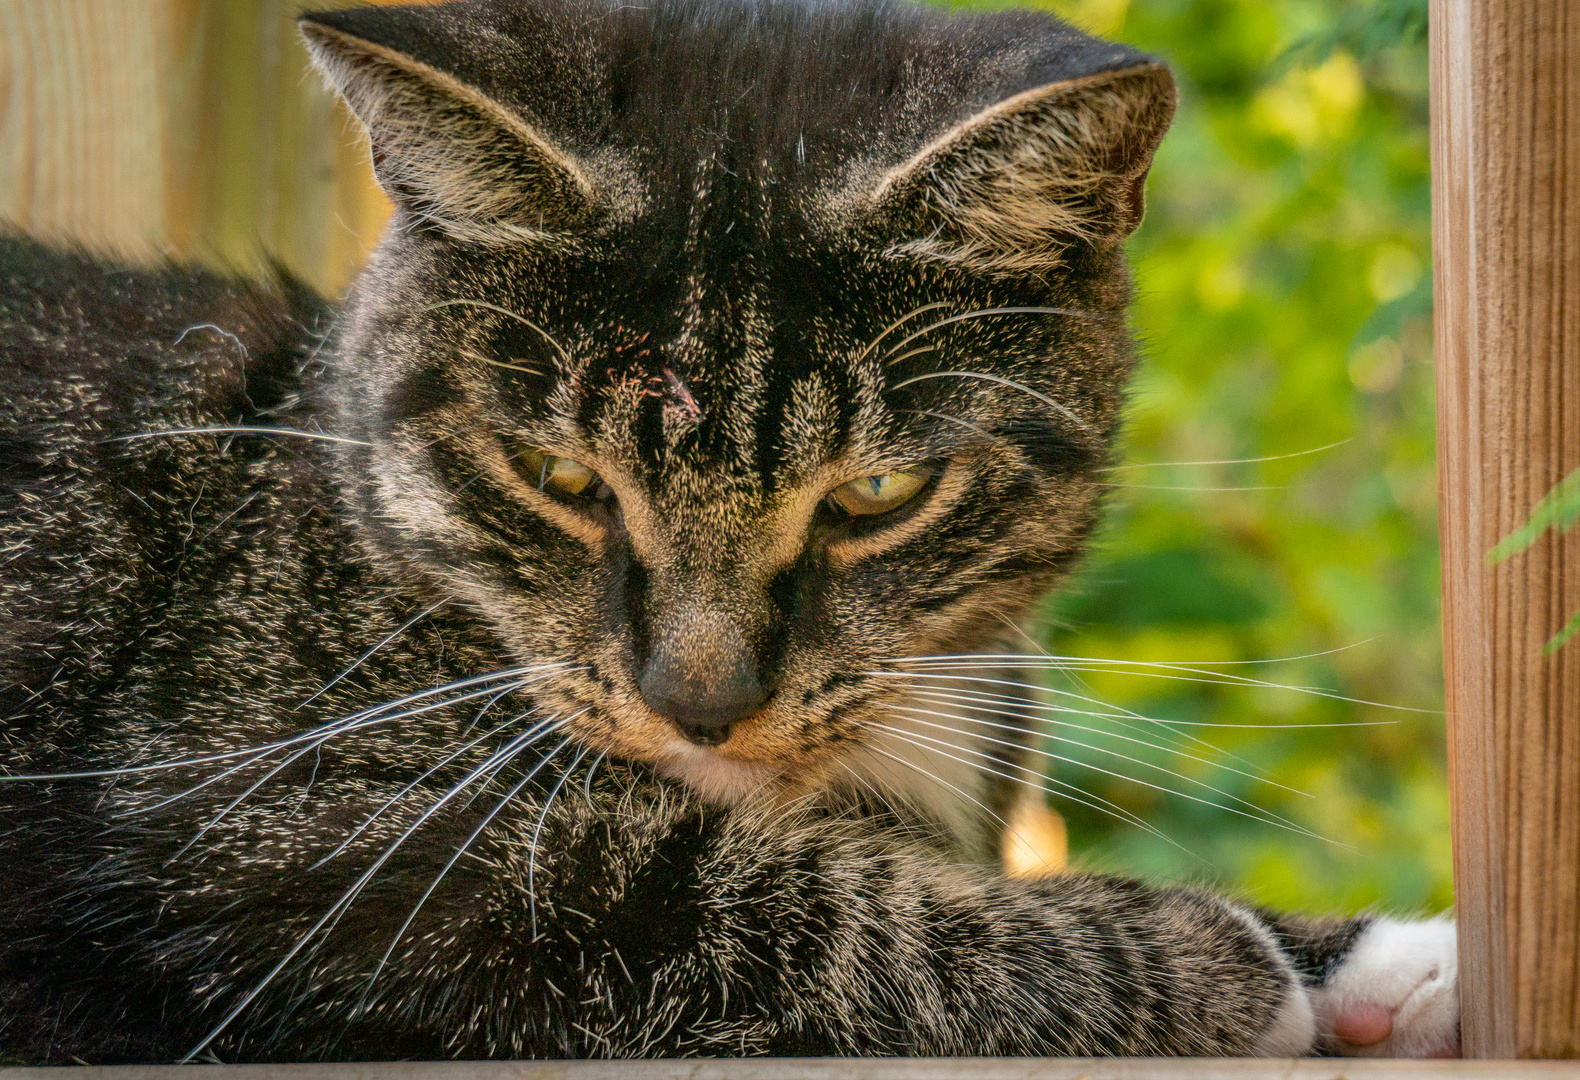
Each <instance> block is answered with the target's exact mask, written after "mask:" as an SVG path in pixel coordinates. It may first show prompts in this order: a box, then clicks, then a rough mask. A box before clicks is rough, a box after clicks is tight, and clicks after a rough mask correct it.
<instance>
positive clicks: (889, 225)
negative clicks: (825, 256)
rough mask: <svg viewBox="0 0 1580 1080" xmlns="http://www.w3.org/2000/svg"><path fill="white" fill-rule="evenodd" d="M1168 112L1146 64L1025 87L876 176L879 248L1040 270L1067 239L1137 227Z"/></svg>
mask: <svg viewBox="0 0 1580 1080" xmlns="http://www.w3.org/2000/svg"><path fill="white" fill-rule="evenodd" d="M1173 116H1174V79H1173V77H1172V76H1171V75H1170V74H1169V71H1168V68H1166V67H1164V66H1163V65H1162V64H1159V63H1157V62H1155V61H1149V62H1143V63H1140V64H1136V65H1134V66H1131V67H1126V68H1119V69H1116V70H1112V71H1106V72H1099V73H1096V74H1092V75H1086V76H1083V77H1080V78H1075V79H1067V80H1064V81H1060V82H1055V83H1049V84H1047V85H1044V86H1040V87H1035V88H1033V89H1030V90H1026V91H1024V92H1022V93H1018V94H1015V95H1012V96H1011V97H1009V98H1006V99H1005V100H1003V101H1000V102H998V103H997V104H995V105H992V106H990V107H988V108H986V109H984V110H982V111H981V112H979V113H977V114H976V115H974V116H970V117H967V118H966V119H964V120H962V121H960V122H959V123H957V124H955V125H954V126H953V127H952V128H951V129H949V130H948V131H945V132H943V133H942V134H940V135H939V136H937V137H936V138H934V139H933V140H932V141H931V142H929V143H928V144H927V145H926V146H924V147H922V148H921V149H920V150H919V151H917V152H916V153H915V154H914V155H913V156H912V157H911V158H910V159H909V160H908V161H905V162H903V163H902V164H900V165H898V166H896V167H895V168H894V169H892V170H890V171H889V172H888V173H887V174H886V175H884V176H883V178H882V179H881V181H880V182H879V183H878V185H877V187H876V190H875V191H874V193H873V194H872V196H871V212H872V214H873V217H874V219H875V220H877V221H879V222H881V223H882V225H883V227H884V228H885V229H887V230H888V231H890V232H891V233H893V232H899V233H901V234H902V235H904V234H909V236H910V239H908V240H905V241H902V242H901V243H899V244H896V245H894V246H893V247H891V248H890V249H889V252H890V254H892V255H895V256H898V257H909V258H919V259H923V260H931V261H938V262H944V263H950V264H954V265H957V266H962V267H965V268H968V269H972V270H976V271H979V272H986V273H990V274H1014V273H1022V272H1038V271H1043V270H1051V269H1053V268H1055V267H1057V266H1058V265H1060V263H1061V262H1062V261H1063V256H1064V254H1065V252H1067V251H1068V250H1069V248H1070V247H1071V246H1072V245H1076V244H1096V245H1104V244H1110V243H1114V242H1117V241H1119V240H1122V239H1123V238H1124V237H1126V236H1128V235H1129V234H1130V233H1131V232H1132V231H1133V230H1134V229H1135V228H1136V226H1137V225H1139V224H1140V223H1141V213H1142V205H1143V191H1144V185H1145V183H1146V177H1147V170H1148V168H1149V167H1150V166H1151V164H1152V154H1153V151H1155V150H1156V149H1157V146H1158V142H1159V140H1161V139H1162V138H1163V133H1164V132H1165V131H1167V130H1168V126H1169V121H1170V120H1171V119H1173Z"/></svg>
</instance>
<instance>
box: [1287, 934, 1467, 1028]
mask: <svg viewBox="0 0 1580 1080" xmlns="http://www.w3.org/2000/svg"><path fill="white" fill-rule="evenodd" d="M1312 1004H1313V1006H1314V1007H1315V1010H1316V1014H1317V1026H1318V1030H1319V1031H1321V1032H1322V1033H1323V1036H1324V1038H1325V1042H1326V1045H1327V1047H1328V1049H1329V1050H1330V1051H1332V1052H1334V1053H1339V1054H1343V1055H1346V1056H1351V1057H1411V1058H1424V1057H1458V1056H1459V952H1458V945H1457V941H1456V938H1455V935H1454V923H1453V921H1452V920H1450V919H1446V918H1445V919H1429V920H1425V921H1423V922H1401V921H1399V920H1397V919H1378V920H1377V921H1376V922H1374V923H1372V924H1371V925H1370V926H1368V927H1367V928H1366V929H1365V931H1364V932H1362V934H1361V935H1360V937H1359V938H1357V939H1356V940H1355V944H1354V945H1353V946H1352V947H1351V949H1350V952H1349V955H1348V956H1346V957H1345V958H1344V962H1343V963H1342V964H1341V965H1340V966H1339V967H1338V969H1337V970H1335V971H1334V972H1333V973H1332V974H1331V975H1330V976H1329V977H1328V981H1327V982H1326V983H1325V984H1324V985H1323V986H1322V988H1321V989H1320V990H1317V991H1316V992H1315V993H1313V995H1312Z"/></svg>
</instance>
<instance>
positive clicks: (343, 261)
mask: <svg viewBox="0 0 1580 1080" xmlns="http://www.w3.org/2000/svg"><path fill="white" fill-rule="evenodd" d="M306 6H308V5H306V4H304V3H295V2H291V0H136V2H131V0H47V2H45V0H0V220H8V221H10V222H13V223H15V224H18V225H20V226H22V227H23V228H25V229H27V230H28V231H30V232H34V233H37V234H39V235H44V236H54V237H59V238H63V239H73V240H78V241H80V242H82V243H85V244H87V245H88V246H89V247H92V248H97V249H109V250H111V251H114V252H117V253H119V254H122V255H126V256H129V257H131V258H134V259H150V258H155V257H159V256H162V255H175V256H178V257H181V258H191V259H198V260H206V261H210V262H215V263H219V264H223V265H227V266H230V267H233V268H237V269H243V270H246V269H253V268H255V267H256V266H257V265H258V263H259V262H260V256H263V255H268V256H271V257H273V258H277V259H279V260H280V261H281V262H283V263H284V264H285V265H286V266H288V267H290V268H291V269H292V270H293V271H295V272H296V273H297V274H299V275H301V276H302V277H304V278H305V279H306V280H307V281H309V282H310V283H312V284H314V285H316V286H318V287H319V288H321V289H327V290H329V291H331V292H333V291H338V290H339V289H340V288H341V287H342V286H344V285H345V283H346V282H347V280H348V279H349V278H350V275H351V274H352V272H353V271H354V270H355V269H356V267H357V266H359V265H360V264H361V261H362V259H363V257H364V256H365V255H366V253H367V249H368V247H369V246H370V245H371V243H372V241H373V240H374V239H375V238H376V237H377V235H378V233H379V231H380V230H381V229H382V227H383V223H384V218H385V216H386V215H387V213H388V204H387V203H386V202H385V201H384V198H383V195H382V194H381V193H380V192H379V191H378V189H377V187H375V186H374V184H373V181H372V175H371V172H370V170H369V169H368V166H367V154H366V150H365V148H364V145H363V143H362V140H361V138H360V136H359V134H358V133H357V132H356V130H355V128H354V126H353V124H352V122H351V119H350V116H349V115H348V114H347V113H346V111H345V109H344V108H343V107H342V106H341V105H339V104H338V103H337V102H336V101H334V99H333V98H332V97H331V96H330V95H329V94H328V93H327V92H326V91H325V90H324V88H323V85H322V82H321V80H319V79H318V77H317V76H316V75H315V74H313V73H312V72H310V71H308V70H307V55H306V52H305V51H304V50H303V49H302V46H301V44H300V42H299V41H298V40H297V37H296V28H295V26H294V20H295V15H296V12H297V11H298V10H299V9H301V8H303V7H306Z"/></svg>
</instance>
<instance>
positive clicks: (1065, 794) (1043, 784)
mask: <svg viewBox="0 0 1580 1080" xmlns="http://www.w3.org/2000/svg"><path fill="white" fill-rule="evenodd" d="M872 726H874V727H877V728H880V729H884V730H885V732H886V734H888V735H889V736H890V737H891V738H893V739H896V740H898V741H900V742H903V743H905V744H907V745H908V746H913V747H915V748H916V749H918V750H921V751H923V752H924V753H930V754H937V755H938V756H940V757H945V758H948V759H949V760H950V761H955V762H959V763H960V764H962V765H966V766H968V767H970V768H972V769H975V770H977V771H979V772H983V773H987V774H988V775H991V776H997V777H998V778H1000V779H1001V780H1008V781H1010V782H1011V783H1014V784H1019V785H1021V786H1023V787H1027V788H1030V789H1032V790H1033V791H1040V792H1042V793H1044V794H1050V795H1059V796H1061V797H1062V798H1066V799H1069V800H1070V801H1071V802H1074V803H1077V804H1078V805H1081V806H1085V807H1087V808H1088V809H1091V810H1095V811H1097V812H1098V813H1104V814H1108V815H1109V816H1111V817H1114V818H1116V819H1117V820H1119V821H1122V822H1124V823H1125V824H1127V825H1134V826H1136V827H1137V828H1139V829H1142V830H1144V831H1146V832H1149V833H1152V834H1153V835H1155V836H1157V837H1158V838H1159V839H1161V840H1163V841H1164V842H1165V843H1168V844H1172V845H1173V846H1175V847H1180V845H1179V844H1177V843H1175V842H1174V841H1173V840H1172V839H1170V838H1169V837H1168V836H1167V835H1165V834H1164V833H1162V832H1159V831H1158V829H1157V828H1156V827H1154V826H1152V825H1150V824H1148V823H1147V822H1146V821H1144V820H1143V819H1142V818H1140V817H1138V816H1137V815H1135V814H1133V813H1132V812H1130V811H1129V810H1126V809H1124V808H1123V807H1121V806H1118V805H1117V804H1114V803H1109V802H1108V800H1107V799H1104V798H1102V797H1101V796H1098V795H1091V794H1090V793H1088V792H1084V791H1081V789H1080V788H1077V787H1075V785H1073V784H1069V783H1066V782H1065V781H1063V780H1059V779H1057V778H1055V777H1051V776H1046V775H1043V774H1040V773H1033V772H1031V770H1030V769H1027V768H1025V766H1020V765H1017V766H1015V767H1016V768H1017V769H1019V770H1020V771H1022V772H1026V773H1030V774H1031V775H1033V776H1036V777H1037V781H1032V780H1028V779H1026V778H1025V777H1022V776H1015V775H1013V774H1010V773H1006V772H1002V771H1000V770H998V769H995V768H993V767H992V766H991V765H988V764H984V763H983V762H984V761H988V762H997V760H998V759H996V758H994V757H992V756H990V755H987V754H982V753H980V752H978V751H974V750H970V749H969V748H967V747H961V746H956V745H954V744H953V743H947V744H944V745H948V746H950V747H951V748H952V749H956V750H961V751H963V752H965V753H969V754H972V755H973V756H975V757H977V758H978V759H981V760H978V761H969V760H967V759H966V758H961V757H956V756H955V755H953V754H951V753H948V752H947V751H945V750H942V749H940V748H939V747H937V746H929V745H926V744H924V743H920V742H916V741H915V740H913V739H912V738H911V736H912V735H913V734H915V733H914V732H908V731H905V730H903V729H901V728H896V727H891V726H889V725H887V724H874V725H872ZM934 741H941V740H934ZM867 749H869V750H873V751H875V752H877V753H880V754H882V755H883V756H884V757H887V758H890V759H891V760H893V761H897V762H899V763H901V764H903V765H907V766H909V767H910V768H912V769H914V770H916V771H917V772H919V773H921V774H922V775H923V776H926V777H928V778H929V779H931V780H933V781H935V782H937V783H939V784H942V785H943V786H944V787H947V788H949V789H950V790H951V791H953V792H955V793H956V794H958V795H960V796H961V797H963V798H966V799H969V800H970V801H971V802H973V803H976V805H977V806H980V807H982V809H983V810H984V811H986V812H987V814H988V815H989V816H990V817H992V818H993V820H995V821H997V822H998V823H999V824H1001V825H1003V826H1004V827H1005V828H1008V827H1009V823H1008V822H1006V821H1005V820H1004V819H1003V818H1002V817H1000V816H999V815H997V814H995V813H993V811H991V810H988V808H987V807H986V806H983V805H982V803H981V802H980V801H978V800H977V799H975V798H973V797H972V796H971V795H969V794H967V793H966V792H964V791H961V790H960V789H959V788H958V787H956V786H955V785H953V784H951V783H949V781H947V780H945V779H943V778H942V777H940V776H937V775H935V774H933V773H930V772H928V771H927V770H926V769H924V768H922V767H921V766H920V765H917V764H915V763H914V762H910V761H906V760H905V759H904V758H902V757H899V756H898V755H895V754H891V753H889V752H888V751H886V750H884V749H883V748H882V747H879V746H872V745H869V746H868V747H867ZM1049 784H1052V785H1054V786H1056V787H1059V788H1066V789H1068V790H1067V791H1054V790H1052V789H1050V788H1049V787H1048V785H1049ZM1088 798H1091V799H1096V800H1098V802H1100V803H1107V804H1108V807H1111V809H1105V808H1104V807H1103V806H1099V805H1095V804H1093V803H1091V802H1088V801H1087V799H1088ZM1180 850H1182V851H1184V850H1185V849H1184V848H1180ZM1187 854H1189V853H1188V852H1187Z"/></svg>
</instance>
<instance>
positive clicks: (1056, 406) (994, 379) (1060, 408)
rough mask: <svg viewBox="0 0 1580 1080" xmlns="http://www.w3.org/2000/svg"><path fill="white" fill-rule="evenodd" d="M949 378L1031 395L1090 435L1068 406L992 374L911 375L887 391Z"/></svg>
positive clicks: (926, 373)
mask: <svg viewBox="0 0 1580 1080" xmlns="http://www.w3.org/2000/svg"><path fill="white" fill-rule="evenodd" d="M950 378H956V379H980V380H981V381H983V382H990V383H997V384H998V385H999V386H1007V387H1009V388H1010V389H1011V390H1019V391H1021V392H1022V393H1025V394H1029V395H1031V396H1032V397H1034V398H1036V399H1037V400H1038V401H1040V402H1042V403H1043V404H1044V405H1047V406H1048V407H1049V408H1050V409H1052V410H1053V411H1054V412H1056V413H1058V414H1059V415H1060V416H1062V417H1064V418H1065V419H1066V420H1068V421H1070V423H1072V424H1074V425H1075V426H1076V427H1077V428H1079V429H1080V430H1081V431H1082V432H1083V433H1085V434H1087V435H1090V434H1091V433H1092V429H1091V427H1090V426H1089V425H1088V424H1087V423H1086V421H1085V420H1082V419H1081V418H1080V417H1079V416H1076V415H1075V413H1073V412H1071V411H1070V409H1069V407H1068V406H1065V405H1061V404H1060V403H1059V402H1057V401H1055V400H1053V398H1051V397H1049V396H1048V395H1047V394H1044V393H1042V392H1041V391H1039V390H1033V389H1032V388H1031V387H1029V386H1027V385H1026V384H1025V383H1019V382H1016V381H1015V380H1014V379H1006V378H1005V377H1004V376H1002V375H994V374H993V373H991V372H987V371H928V372H924V373H923V374H921V375H912V376H911V377H910V378H909V379H902V380H900V381H899V382H897V383H895V384H894V385H893V386H891V387H889V390H890V391H891V392H892V391H895V390H903V389H905V388H906V387H907V386H910V385H912V384H913V383H919V382H923V381H925V380H927V379H950Z"/></svg>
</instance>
